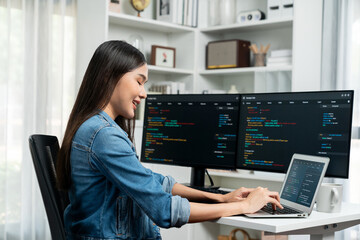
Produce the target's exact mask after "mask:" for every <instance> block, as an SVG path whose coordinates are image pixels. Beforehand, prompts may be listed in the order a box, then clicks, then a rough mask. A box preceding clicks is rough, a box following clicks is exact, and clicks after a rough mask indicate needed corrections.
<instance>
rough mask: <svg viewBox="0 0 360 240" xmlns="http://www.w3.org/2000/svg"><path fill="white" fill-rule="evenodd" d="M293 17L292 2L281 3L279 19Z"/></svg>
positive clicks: (288, 0) (287, 0) (283, 1)
mask: <svg viewBox="0 0 360 240" xmlns="http://www.w3.org/2000/svg"><path fill="white" fill-rule="evenodd" d="M293 15H294V0H282V1H281V17H283V18H290V17H292V16H293Z"/></svg>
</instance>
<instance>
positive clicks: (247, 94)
mask: <svg viewBox="0 0 360 240" xmlns="http://www.w3.org/2000/svg"><path fill="white" fill-rule="evenodd" d="M341 92H343V93H351V96H350V97H351V98H350V100H351V102H350V104H351V106H350V107H351V112H350V123H349V128H350V129H348V132H349V138H348V144H349V147H348V152H347V154H348V157H347V172H346V175H336V174H328V173H327V172H326V173H325V177H331V178H341V179H348V178H349V169H350V148H351V133H352V120H353V111H354V108H353V105H354V90H327V91H298V92H269V93H246V94H241V100H240V105H242V99H243V96H250V95H251V96H253V95H283V94H284V95H285V94H306V93H307V94H309V93H310V94H319V93H341ZM240 114H241V111H240V110H239V118H238V119H239V125H238V130H240ZM237 139H238V141H239V140H240V134H239V132H238V134H237ZM238 146H239V143H238ZM239 152H240V149H239V147H238V151H237V156H238V157H240V154H241V153H239ZM299 153H300V152H299ZM300 154H301V153H300ZM304 154H306V153H304ZM306 155H308V154H306ZM316 156H319V157H328V156H327V155H316ZM290 161H291V158H290V159H289V163H290ZM330 163H331V158H330ZM236 168H237V169H241V170H249V171H259V172H273V173H283V174H285V173H286V169H284V171H281V170H263V169H257V168H254V167H251V166H250V167H243V166H239V164H238V161H236Z"/></svg>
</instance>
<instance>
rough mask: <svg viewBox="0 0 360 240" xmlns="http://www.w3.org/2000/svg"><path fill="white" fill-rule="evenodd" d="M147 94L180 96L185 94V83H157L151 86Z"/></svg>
mask: <svg viewBox="0 0 360 240" xmlns="http://www.w3.org/2000/svg"><path fill="white" fill-rule="evenodd" d="M148 91H149V92H152V93H153V94H154V93H158V94H182V93H185V83H183V82H171V81H169V82H159V83H156V84H152V85H151V86H150V88H149V89H148Z"/></svg>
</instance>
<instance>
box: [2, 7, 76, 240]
mask: <svg viewBox="0 0 360 240" xmlns="http://www.w3.org/2000/svg"><path fill="white" fill-rule="evenodd" d="M75 15H76V3H75V0H0V49H1V50H0V239H4V240H9V239H51V238H50V231H49V227H48V222H47V218H46V214H45V209H44V205H43V201H42V198H41V194H40V190H39V187H38V182H37V179H36V175H35V172H34V169H33V163H32V160H31V156H30V151H29V147H28V145H29V144H28V137H29V136H30V135H31V134H34V133H42V134H51V135H56V136H57V137H58V138H60V139H61V137H62V134H63V133H64V130H65V127H66V123H67V119H68V116H69V113H70V110H71V107H72V104H73V102H74V94H75V86H76V85H75V44H76V41H75V40H76V39H75V37H76V35H75V33H76V32H75V30H76V29H75V26H76V16H75Z"/></svg>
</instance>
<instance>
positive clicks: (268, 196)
mask: <svg viewBox="0 0 360 240" xmlns="http://www.w3.org/2000/svg"><path fill="white" fill-rule="evenodd" d="M244 201H245V202H247V204H248V207H247V208H246V213H254V212H257V211H258V210H260V209H261V208H263V207H264V206H265V205H266V204H268V203H271V204H272V205H273V207H274V209H275V208H276V207H278V208H281V209H283V206H281V204H280V197H279V193H278V192H272V191H269V190H268V189H267V188H262V187H257V188H256V189H254V190H253V191H252V192H251V193H250V194H249V195H248V196H247V198H246V200H244Z"/></svg>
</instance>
